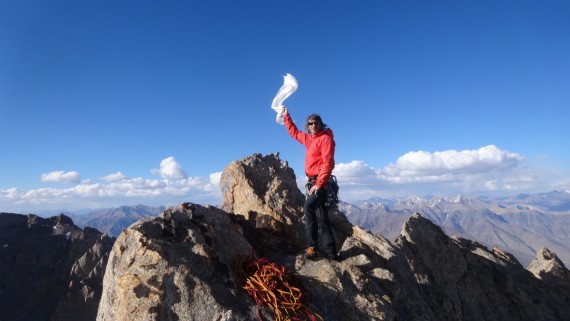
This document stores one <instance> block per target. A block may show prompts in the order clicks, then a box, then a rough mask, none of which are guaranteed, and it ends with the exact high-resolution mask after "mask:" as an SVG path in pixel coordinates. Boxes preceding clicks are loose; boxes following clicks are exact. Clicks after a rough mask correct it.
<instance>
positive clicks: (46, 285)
mask: <svg viewBox="0 0 570 321" xmlns="http://www.w3.org/2000/svg"><path fill="white" fill-rule="evenodd" d="M113 242H114V239H113V238H110V237H108V236H106V235H103V234H101V233H100V232H99V231H97V230H95V229H92V228H85V229H84V230H81V229H79V228H78V227H77V226H75V225H74V224H73V221H72V220H71V219H70V218H69V217H67V216H65V215H59V216H55V217H51V218H48V219H45V218H41V217H38V216H36V215H31V214H30V215H27V216H25V215H20V214H9V213H0V257H1V258H2V259H1V260H0V320H34V321H36V320H53V321H55V320H94V319H95V317H96V315H97V308H98V304H99V299H100V297H101V291H102V285H103V274H104V272H105V267H106V263H107V258H108V254H109V252H110V250H111V246H112V244H113Z"/></svg>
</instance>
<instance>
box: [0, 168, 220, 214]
mask: <svg viewBox="0 0 570 321" xmlns="http://www.w3.org/2000/svg"><path fill="white" fill-rule="evenodd" d="M152 171H153V172H154V173H156V174H159V175H160V176H161V178H159V179H148V178H143V177H135V178H129V177H127V176H126V175H125V174H123V173H122V172H120V171H119V172H115V173H112V174H109V175H106V176H103V177H101V178H100V182H98V183H93V182H91V181H90V180H83V181H80V180H79V173H76V172H68V173H65V172H52V173H46V174H44V175H42V181H44V182H55V181H57V182H74V183H75V185H74V186H72V187H69V188H38V189H31V190H23V189H18V188H10V189H5V190H1V189H0V208H1V210H2V211H6V210H9V211H16V212H17V211H34V210H42V211H43V210H48V209H52V208H59V209H61V208H68V209H73V208H100V207H110V206H120V205H128V204H148V205H167V206H168V205H175V204H179V203H182V202H188V201H190V202H196V203H202V204H205V203H209V204H218V203H219V201H220V198H221V193H220V191H219V182H218V183H217V184H212V183H211V182H214V181H215V177H216V176H218V177H219V176H220V175H221V173H214V174H212V175H211V176H210V177H204V178H200V177H188V176H187V174H186V172H185V171H184V170H183V169H182V167H181V166H180V164H178V162H176V160H175V159H174V157H168V158H165V159H164V160H162V162H161V163H160V169H155V170H152ZM74 173H75V174H74Z"/></svg>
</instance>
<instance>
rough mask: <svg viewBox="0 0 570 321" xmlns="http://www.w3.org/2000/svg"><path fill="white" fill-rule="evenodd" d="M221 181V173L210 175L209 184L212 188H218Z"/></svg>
mask: <svg viewBox="0 0 570 321" xmlns="http://www.w3.org/2000/svg"><path fill="white" fill-rule="evenodd" d="M221 179H222V172H215V173H211V174H210V183H211V184H212V185H214V186H220V181H221Z"/></svg>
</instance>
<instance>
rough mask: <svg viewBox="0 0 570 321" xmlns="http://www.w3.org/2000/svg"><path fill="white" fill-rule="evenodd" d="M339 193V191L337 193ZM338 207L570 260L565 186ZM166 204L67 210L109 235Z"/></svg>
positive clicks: (381, 224) (366, 223)
mask: <svg viewBox="0 0 570 321" xmlns="http://www.w3.org/2000/svg"><path fill="white" fill-rule="evenodd" d="M341 196H342V195H341ZM339 209H340V210H341V211H342V212H344V213H345V214H346V216H347V218H348V220H349V221H350V222H351V223H352V224H354V225H357V226H360V227H362V228H364V229H367V230H369V231H371V232H374V233H379V234H381V235H383V236H384V237H386V238H388V239H390V240H393V239H395V238H396V237H397V236H398V235H399V234H400V231H401V228H402V224H403V223H404V222H405V221H407V220H408V218H409V217H410V216H412V214H414V213H421V214H422V215H423V216H424V217H426V218H428V219H430V220H431V221H432V222H433V223H435V224H437V225H439V226H440V227H442V229H443V230H444V231H445V232H446V233H447V234H449V235H457V236H461V237H466V238H470V239H473V240H476V241H478V242H480V243H482V244H484V245H486V246H489V247H495V246H496V247H499V248H501V249H503V250H505V251H508V252H510V253H512V254H513V255H515V256H516V257H517V259H518V260H519V261H520V262H521V263H522V264H523V265H525V266H526V265H528V264H529V263H530V261H531V260H532V259H533V258H534V256H535V254H536V252H537V251H538V250H539V249H540V248H542V247H547V248H549V249H551V250H552V251H554V252H555V253H556V254H557V255H558V257H559V258H560V259H561V260H562V261H563V262H564V264H565V265H566V266H570V192H569V191H564V190H561V191H551V192H549V193H541V194H520V195H516V196H511V197H502V198H496V199H490V198H482V197H466V196H462V195H457V196H435V197H419V196H410V197H406V198H400V199H384V198H378V197H376V198H370V199H367V200H362V201H353V202H341V203H340V204H339ZM164 210H165V207H163V206H160V207H152V206H145V205H135V206H121V207H117V208H108V209H99V210H93V211H91V212H89V213H87V214H84V215H74V214H70V213H66V215H68V216H70V217H71V218H72V219H73V221H74V222H75V224H77V225H78V226H80V227H86V226H88V227H93V228H96V229H97V230H99V231H101V232H104V233H107V234H109V235H111V236H115V237H117V236H119V234H120V233H121V231H123V230H124V229H125V228H127V227H129V226H130V225H131V224H133V223H134V222H136V221H138V220H140V219H142V218H144V217H154V216H157V215H159V214H160V213H161V212H163V211H164Z"/></svg>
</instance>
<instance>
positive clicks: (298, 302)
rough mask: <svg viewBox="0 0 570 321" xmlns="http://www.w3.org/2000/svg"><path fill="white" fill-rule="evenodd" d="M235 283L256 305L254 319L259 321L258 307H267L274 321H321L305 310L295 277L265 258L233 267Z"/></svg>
mask: <svg viewBox="0 0 570 321" xmlns="http://www.w3.org/2000/svg"><path fill="white" fill-rule="evenodd" d="M236 270H237V273H238V280H239V281H240V282H241V284H242V285H243V286H242V287H243V288H244V289H245V290H246V291H247V293H248V294H249V296H251V297H252V298H253V299H254V300H255V303H256V304H257V317H258V318H259V320H260V321H263V319H262V318H261V314H260V307H261V306H267V307H269V308H270V309H271V310H272V311H273V314H274V316H275V321H307V320H309V321H317V320H321V321H323V318H322V317H321V316H320V315H318V314H317V313H314V312H312V311H311V310H310V309H309V304H308V299H307V296H306V294H305V292H304V289H303V287H302V286H301V282H300V279H299V277H298V276H297V275H296V274H294V273H291V272H289V271H287V270H285V267H284V266H282V265H279V264H276V263H274V262H271V261H269V260H268V259H267V258H260V259H253V258H248V259H244V260H243V261H241V262H238V263H237V267H236Z"/></svg>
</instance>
